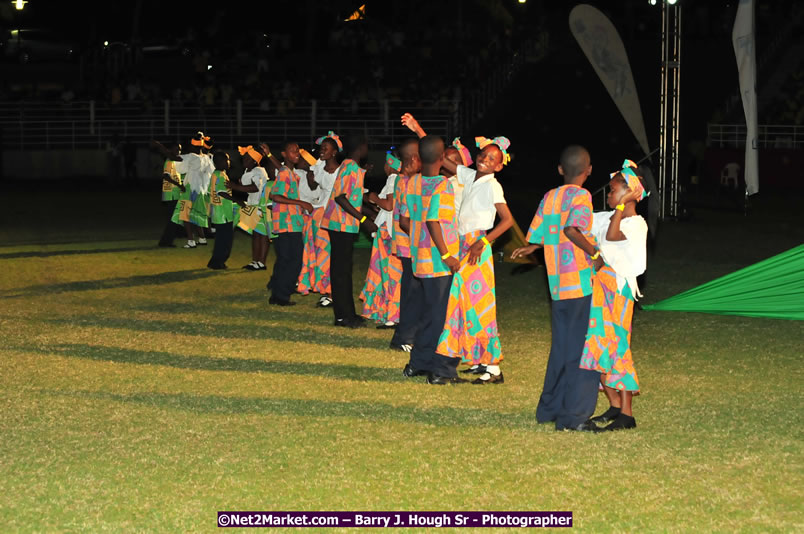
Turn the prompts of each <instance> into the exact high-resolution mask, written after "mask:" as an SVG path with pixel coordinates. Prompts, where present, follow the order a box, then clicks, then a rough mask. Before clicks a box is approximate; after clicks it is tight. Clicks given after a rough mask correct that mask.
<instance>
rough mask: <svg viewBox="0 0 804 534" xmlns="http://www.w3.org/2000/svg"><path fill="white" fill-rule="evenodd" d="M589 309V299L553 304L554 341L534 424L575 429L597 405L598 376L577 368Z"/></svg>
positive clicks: (557, 301) (559, 301)
mask: <svg viewBox="0 0 804 534" xmlns="http://www.w3.org/2000/svg"><path fill="white" fill-rule="evenodd" d="M591 305H592V296H591V295H588V296H586V297H581V298H576V299H565V300H554V301H553V302H552V310H551V311H552V331H553V340H552V344H551V347H550V357H549V359H548V360H547V371H546V372H545V375H544V388H543V389H542V395H541V397H540V398H539V405H538V407H537V408H536V420H537V421H538V422H539V423H546V422H550V421H555V423H556V430H563V429H565V428H577V427H578V425H580V424H581V423H584V422H585V421H586V420H587V419H589V418H590V417H591V416H592V414H593V413H594V412H595V406H596V405H597V394H598V386H599V384H600V373H599V372H597V371H588V370H586V369H581V368H580V367H579V365H580V363H581V354H582V353H583V346H584V343H585V342H586V332H587V330H588V328H589V310H590V307H591Z"/></svg>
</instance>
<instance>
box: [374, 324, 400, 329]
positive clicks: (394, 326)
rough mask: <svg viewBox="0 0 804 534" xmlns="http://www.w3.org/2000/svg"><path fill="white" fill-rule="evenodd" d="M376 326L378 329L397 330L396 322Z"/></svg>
mask: <svg viewBox="0 0 804 534" xmlns="http://www.w3.org/2000/svg"><path fill="white" fill-rule="evenodd" d="M375 328H376V329H377V330H396V323H394V324H379V325H377V326H376V327H375Z"/></svg>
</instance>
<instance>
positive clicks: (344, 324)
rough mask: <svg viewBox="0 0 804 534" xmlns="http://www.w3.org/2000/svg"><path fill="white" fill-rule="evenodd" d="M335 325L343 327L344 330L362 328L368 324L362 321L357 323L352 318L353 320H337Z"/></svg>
mask: <svg viewBox="0 0 804 534" xmlns="http://www.w3.org/2000/svg"><path fill="white" fill-rule="evenodd" d="M333 325H334V326H341V327H344V328H362V327H364V326H365V325H366V324H365V323H364V322H361V321H356V320H355V319H354V318H352V319H335V322H334V323H333Z"/></svg>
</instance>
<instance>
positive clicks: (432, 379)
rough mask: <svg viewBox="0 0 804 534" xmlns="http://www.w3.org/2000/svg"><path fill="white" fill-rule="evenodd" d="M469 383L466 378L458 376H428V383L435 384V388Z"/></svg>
mask: <svg viewBox="0 0 804 534" xmlns="http://www.w3.org/2000/svg"><path fill="white" fill-rule="evenodd" d="M467 382H469V381H468V380H466V379H465V378H460V377H457V376H452V377H447V376H436V375H434V374H428V375H427V383H428V384H433V385H435V386H445V385H447V384H465V383H467Z"/></svg>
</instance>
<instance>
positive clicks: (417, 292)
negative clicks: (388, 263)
mask: <svg viewBox="0 0 804 534" xmlns="http://www.w3.org/2000/svg"><path fill="white" fill-rule="evenodd" d="M399 260H400V261H401V262H402V280H401V282H400V283H401V287H400V290H399V324H398V325H397V327H396V330H394V337H392V338H391V344H392V345H413V342H414V341H415V339H416V329H417V328H418V325H419V321H420V319H421V317H422V308H423V306H424V300H423V299H424V293H423V291H422V282H421V280H420V279H418V278H416V277H415V276H413V267H412V265H411V263H410V258H399Z"/></svg>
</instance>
